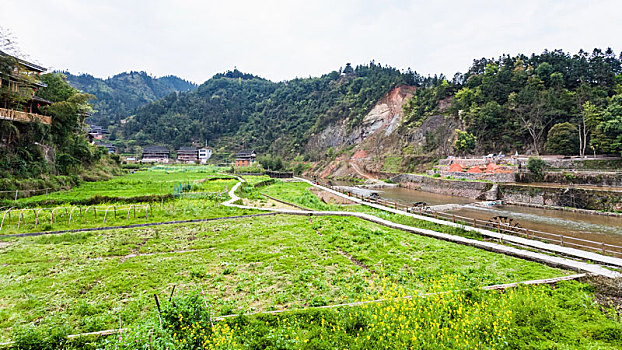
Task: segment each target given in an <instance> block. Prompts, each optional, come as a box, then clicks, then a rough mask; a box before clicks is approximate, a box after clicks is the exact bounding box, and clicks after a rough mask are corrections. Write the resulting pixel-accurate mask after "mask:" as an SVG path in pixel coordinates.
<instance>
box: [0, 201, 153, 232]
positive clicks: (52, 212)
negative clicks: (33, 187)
mask: <svg viewBox="0 0 622 350" xmlns="http://www.w3.org/2000/svg"><path fill="white" fill-rule="evenodd" d="M141 211H142V212H143V213H142V214H141V213H140V212H141ZM98 212H99V213H100V214H99V218H98V215H97V213H98ZM102 212H103V215H102V214H101V213H102ZM137 214H138V217H144V218H145V219H148V218H149V215H152V216H153V209H152V207H151V205H150V204H131V205H129V206H117V205H108V206H88V207H77V206H74V207H55V208H28V209H14V208H9V209H7V210H5V211H4V212H0V215H1V217H0V231H2V229H3V228H8V227H10V226H11V225H13V226H15V228H16V229H17V230H20V229H24V228H25V227H29V228H30V227H34V229H35V230H36V229H37V227H38V226H39V225H41V224H43V223H49V224H50V225H52V224H54V223H58V222H66V223H67V224H68V225H71V224H77V225H86V224H87V221H88V222H97V221H98V220H102V223H103V224H105V223H106V220H108V219H112V216H113V215H114V218H115V219H117V217H120V218H122V219H123V218H124V219H125V220H126V221H129V220H130V218H131V217H133V218H134V219H136V217H137Z"/></svg>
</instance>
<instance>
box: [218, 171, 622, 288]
mask: <svg viewBox="0 0 622 350" xmlns="http://www.w3.org/2000/svg"><path fill="white" fill-rule="evenodd" d="M296 179H297V180H299V181H303V182H306V183H308V184H309V185H311V186H315V187H317V188H319V189H322V190H324V191H327V192H330V193H332V194H334V195H337V196H341V197H345V198H347V199H349V200H351V201H353V202H356V203H359V204H363V205H367V206H370V207H373V208H376V209H380V210H383V211H387V212H391V213H395V214H400V215H406V216H410V217H413V218H416V219H420V220H426V221H429V222H434V223H437V224H441V225H448V226H453V227H460V228H464V229H465V230H471V231H475V232H478V233H480V234H482V235H484V236H487V237H492V238H496V239H499V240H501V241H506V242H511V243H514V244H519V245H523V246H528V247H533V248H537V249H542V250H546V251H551V252H555V253H560V254H566V255H572V256H576V257H579V258H582V259H587V260H590V261H594V262H599V263H603V264H607V265H613V266H622V259H618V258H613V257H608V256H604V255H600V254H596V253H591V252H586V251H582V250H578V249H573V248H567V247H562V246H558V245H555V244H549V243H544V242H540V241H534V240H530V239H526V238H522V237H516V236H510V235H505V234H500V233H497V232H492V231H488V230H483V229H480V228H472V227H468V226H463V225H460V224H456V223H453V222H448V221H443V220H438V219H433V218H428V217H425V216H420V215H416V214H412V213H407V212H405V211H402V210H397V209H393V208H389V207H385V206H382V205H379V204H373V203H367V202H364V201H362V200H360V199H357V198H353V197H348V196H347V195H345V194H342V193H340V192H337V191H333V190H331V189H329V188H326V187H323V186H320V185H317V184H314V183H312V182H310V181H308V180H306V179H302V178H296ZM238 180H239V182H238V183H237V184H235V185H234V186H233V187H232V188H231V190H230V191H229V197H231V199H229V200H228V201H226V202H224V203H223V205H225V206H228V207H236V208H242V209H255V210H263V211H270V212H274V213H280V214H287V215H304V216H349V217H356V218H359V219H363V220H365V221H369V222H373V223H376V224H379V225H382V226H386V227H389V228H394V229H398V230H402V231H406V232H411V233H414V234H417V235H422V236H428V237H433V238H437V239H441V240H444V241H448V242H453V243H458V244H464V245H469V246H473V247H476V248H480V249H484V250H488V251H492V252H495V253H500V254H505V255H510V256H515V257H518V258H522V259H526V260H531V261H536V262H539V263H542V264H546V265H549V266H553V267H559V268H563V269H570V270H575V271H580V272H587V273H590V274H594V275H600V276H605V277H610V278H618V277H622V273H619V272H616V271H612V270H609V269H607V268H604V267H602V266H599V265H596V264H589V263H585V262H581V261H576V260H571V259H566V258H562V257H558V256H551V255H546V254H542V253H537V252H533V251H529V250H524V249H518V248H514V247H510V246H506V245H503V244H497V243H492V242H483V241H478V240H474V239H469V238H465V237H461V236H455V235H450V234H446V233H441V232H436V231H432V230H428V229H422V228H417V227H412V226H407V225H403V224H398V223H394V222H391V221H388V220H385V219H381V218H379V217H377V216H373V215H370V214H365V213H357V212H345V211H312V210H291V209H273V208H257V207H252V206H245V205H240V204H235V202H236V201H238V200H240V199H241V198H240V197H238V196H237V195H236V193H235V192H236V191H237V189H238V188H239V187H240V185H241V184H242V183H243V182H245V180H244V179H242V178H239V177H238Z"/></svg>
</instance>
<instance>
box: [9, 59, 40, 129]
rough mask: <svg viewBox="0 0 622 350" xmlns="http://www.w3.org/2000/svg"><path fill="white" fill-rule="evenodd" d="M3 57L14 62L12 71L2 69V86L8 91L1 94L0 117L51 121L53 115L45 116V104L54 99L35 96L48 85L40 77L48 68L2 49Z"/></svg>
mask: <svg viewBox="0 0 622 350" xmlns="http://www.w3.org/2000/svg"><path fill="white" fill-rule="evenodd" d="M0 59H2V60H3V63H4V62H11V65H12V66H13V70H12V71H11V72H0V89H2V90H4V91H6V92H8V93H9V94H4V93H3V94H2V95H4V96H2V97H3V98H2V99H1V100H0V119H4V120H11V121H17V122H24V123H32V122H40V123H43V124H51V123H52V117H50V116H46V115H44V113H43V109H42V107H44V106H47V105H50V104H52V102H50V101H48V100H45V99H42V98H41V97H39V96H37V95H36V93H37V91H38V90H39V89H40V88H43V87H47V85H46V84H45V83H43V82H41V80H40V79H39V76H40V75H41V73H43V72H45V71H46V69H45V68H43V67H41V66H39V65H36V64H34V63H30V62H28V61H25V60H22V59H20V58H17V57H13V56H11V55H9V54H7V53H5V52H3V51H0ZM6 95H8V97H5V96H6Z"/></svg>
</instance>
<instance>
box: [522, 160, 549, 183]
mask: <svg viewBox="0 0 622 350" xmlns="http://www.w3.org/2000/svg"><path fill="white" fill-rule="evenodd" d="M545 166H546V162H545V161H543V160H542V159H541V158H538V157H529V160H527V169H529V171H530V172H531V173H532V174H534V175H535V176H536V177H537V178H538V179H541V178H542V176H543V175H544V167H545Z"/></svg>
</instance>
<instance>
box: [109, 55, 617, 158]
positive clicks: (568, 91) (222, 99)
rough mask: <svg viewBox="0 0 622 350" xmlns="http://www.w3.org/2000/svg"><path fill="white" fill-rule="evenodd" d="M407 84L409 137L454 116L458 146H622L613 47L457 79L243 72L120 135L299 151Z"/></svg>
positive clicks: (569, 150)
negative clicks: (272, 77)
mask: <svg viewBox="0 0 622 350" xmlns="http://www.w3.org/2000/svg"><path fill="white" fill-rule="evenodd" d="M399 85H414V86H418V87H419V88H418V89H417V91H416V93H415V94H414V96H413V97H412V98H410V99H409V100H407V101H406V103H405V105H404V111H403V112H404V113H403V119H402V121H401V128H400V130H402V131H401V135H403V138H402V141H400V142H406V141H404V140H407V139H412V137H410V136H409V135H412V134H413V132H414V131H415V130H416V129H417V128H419V126H421V125H422V124H424V123H425V121H426V120H427V118H428V117H430V116H433V115H439V114H442V115H445V116H446V117H447V118H451V120H452V121H451V123H445V124H447V125H450V124H451V125H454V126H455V127H458V128H460V129H462V131H461V132H460V133H456V132H452V133H451V134H450V135H446V136H447V137H454V138H458V137H460V138H462V141H460V142H458V143H456V145H457V147H455V148H454V152H456V153H467V152H480V153H481V152H486V153H488V152H506V153H510V152H511V153H514V152H515V151H519V152H530V153H535V154H538V153H555V154H585V153H591V152H597V153H620V152H622V95H621V94H622V60H621V57H619V56H617V55H615V54H614V53H613V51H612V50H611V49H608V50H606V51H604V52H603V51H601V50H599V49H595V50H594V51H593V52H592V53H587V52H584V51H580V52H578V53H577V54H574V55H573V54H569V53H566V52H563V51H561V50H555V51H545V52H543V53H541V54H532V55H531V56H526V55H517V56H507V55H504V56H501V57H499V58H496V59H486V58H483V59H479V60H474V62H473V65H472V66H471V68H470V69H469V70H468V71H467V72H466V73H464V74H456V75H455V76H454V77H453V79H452V80H449V79H446V78H445V77H444V76H442V75H441V76H434V77H428V78H422V77H421V76H419V75H418V74H416V73H413V72H411V71H410V70H409V71H407V72H402V71H399V70H397V69H395V68H391V67H386V66H385V67H383V66H381V65H378V64H375V63H373V62H372V63H370V64H369V65H361V66H357V67H355V68H353V67H351V66H350V65H347V66H346V68H345V69H343V70H341V69H340V70H339V71H334V72H331V73H329V74H326V75H323V76H321V77H317V78H304V79H293V80H290V81H284V82H279V83H274V82H271V81H268V80H265V79H262V78H259V77H256V76H253V75H250V74H244V73H241V72H239V71H237V70H234V71H230V72H227V73H225V74H217V75H215V76H214V77H213V78H211V79H210V80H208V81H206V82H205V83H204V84H202V85H201V86H200V87H199V88H198V89H197V90H195V91H191V92H186V93H180V94H172V95H169V96H166V97H165V98H163V99H160V100H158V101H155V102H153V103H150V104H147V105H145V106H143V107H140V108H139V109H138V110H137V111H136V113H135V116H134V117H132V118H131V119H130V120H129V121H128V123H127V124H126V125H124V127H123V128H122V131H123V138H124V142H125V145H129V146H131V145H147V144H151V143H162V144H168V145H170V146H172V147H179V146H183V145H188V144H190V143H192V142H197V143H203V142H206V141H207V142H208V143H209V144H210V145H211V146H214V147H217V148H219V147H220V148H222V149H223V150H225V149H226V150H229V151H234V150H237V149H241V148H247V147H252V148H255V149H257V150H258V151H260V152H264V153H265V152H269V153H272V154H279V155H283V156H285V157H293V156H295V155H297V154H301V153H303V152H304V151H303V150H304V146H305V144H306V143H307V142H308V140H309V138H310V137H312V136H313V135H317V133H319V132H321V131H322V130H324V129H325V127H326V126H328V125H332V126H333V127H335V126H337V125H344V127H345V128H348V129H352V128H354V127H356V126H357V125H359V124H360V122H361V120H362V119H363V117H364V116H365V114H366V113H367V112H369V111H370V110H371V108H372V107H373V106H374V104H375V103H377V102H378V101H379V100H380V99H381V98H382V96H384V95H385V94H386V93H388V92H389V91H390V90H391V89H392V88H394V87H396V86H399ZM343 121H345V123H342V122H343ZM445 124H443V125H445ZM452 130H453V127H452ZM348 132H349V131H348V130H346V133H348ZM425 134H426V135H427V134H430V135H433V130H426V131H425ZM463 141H464V142H463ZM466 141H469V142H466ZM424 143H425V145H426V146H425V147H423V149H424V151H425V152H429V153H430V154H434V155H435V156H442V155H447V153H448V152H449V153H451V149H447V148H446V147H444V148H443V151H442V152H440V151H439V150H433V149H431V147H432V146H430V145H433V144H434V142H430V140H427V136H426V140H425V141H424ZM460 145H463V146H460ZM120 146H122V145H120ZM342 146H343V147H347V146H348V145H347V144H344V145H342ZM428 146H430V147H428ZM400 147H402V148H404V149H410V148H409V147H408V146H407V145H402V146H400ZM419 148H420V147H414V149H419ZM432 148H433V147H432ZM313 151H314V153H317V152H319V153H322V152H325V150H313ZM418 152H419V151H418ZM441 153H442V154H441ZM418 154H419V153H418ZM403 156H407V155H403Z"/></svg>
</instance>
